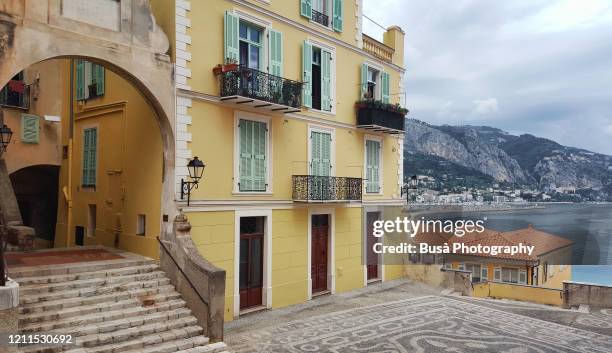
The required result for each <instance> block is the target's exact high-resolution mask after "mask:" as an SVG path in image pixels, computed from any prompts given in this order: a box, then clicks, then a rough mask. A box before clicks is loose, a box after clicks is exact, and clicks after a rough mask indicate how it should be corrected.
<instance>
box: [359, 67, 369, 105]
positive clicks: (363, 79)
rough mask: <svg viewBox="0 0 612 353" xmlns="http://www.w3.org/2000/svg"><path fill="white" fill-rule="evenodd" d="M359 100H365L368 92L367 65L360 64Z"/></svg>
mask: <svg viewBox="0 0 612 353" xmlns="http://www.w3.org/2000/svg"><path fill="white" fill-rule="evenodd" d="M359 88H360V91H359V97H360V98H359V99H364V98H367V92H368V64H366V63H363V64H361V82H360V84H359Z"/></svg>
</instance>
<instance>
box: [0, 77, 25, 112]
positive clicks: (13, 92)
mask: <svg viewBox="0 0 612 353" xmlns="http://www.w3.org/2000/svg"><path fill="white" fill-rule="evenodd" d="M0 106H4V107H10V108H19V109H29V108H30V87H29V86H27V85H26V84H25V82H23V81H21V80H10V81H9V82H8V84H7V85H6V86H4V88H2V90H0Z"/></svg>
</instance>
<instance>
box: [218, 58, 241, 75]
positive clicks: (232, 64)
mask: <svg viewBox="0 0 612 353" xmlns="http://www.w3.org/2000/svg"><path fill="white" fill-rule="evenodd" d="M236 70H238V60H236V59H234V58H226V59H225V64H219V65H217V66H215V67H213V73H214V74H215V75H221V74H222V73H225V72H230V71H236Z"/></svg>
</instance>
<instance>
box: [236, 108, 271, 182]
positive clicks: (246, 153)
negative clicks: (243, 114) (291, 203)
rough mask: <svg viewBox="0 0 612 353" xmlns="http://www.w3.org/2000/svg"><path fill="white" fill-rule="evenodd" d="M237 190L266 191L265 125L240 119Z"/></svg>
mask: <svg viewBox="0 0 612 353" xmlns="http://www.w3.org/2000/svg"><path fill="white" fill-rule="evenodd" d="M238 128H239V134H240V162H239V166H238V169H239V177H240V181H239V190H240V191H266V190H267V183H266V179H267V170H266V168H267V156H266V155H267V147H266V145H267V141H266V134H267V126H266V123H263V122H259V121H252V120H244V119H240V122H239V125H238Z"/></svg>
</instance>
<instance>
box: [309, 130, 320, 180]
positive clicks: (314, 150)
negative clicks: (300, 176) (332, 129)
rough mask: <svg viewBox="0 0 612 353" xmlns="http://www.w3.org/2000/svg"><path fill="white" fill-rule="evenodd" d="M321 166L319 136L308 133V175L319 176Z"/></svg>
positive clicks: (316, 133)
mask: <svg viewBox="0 0 612 353" xmlns="http://www.w3.org/2000/svg"><path fill="white" fill-rule="evenodd" d="M320 166H321V134H320V133H318V132H316V131H313V132H311V133H310V175H319V174H320V172H319V167H320Z"/></svg>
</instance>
